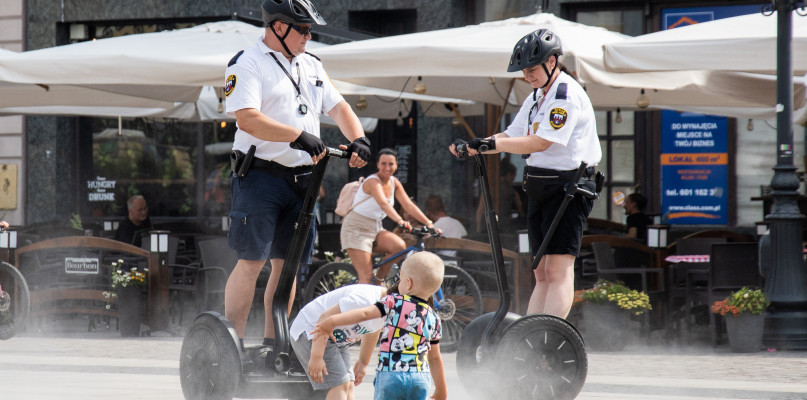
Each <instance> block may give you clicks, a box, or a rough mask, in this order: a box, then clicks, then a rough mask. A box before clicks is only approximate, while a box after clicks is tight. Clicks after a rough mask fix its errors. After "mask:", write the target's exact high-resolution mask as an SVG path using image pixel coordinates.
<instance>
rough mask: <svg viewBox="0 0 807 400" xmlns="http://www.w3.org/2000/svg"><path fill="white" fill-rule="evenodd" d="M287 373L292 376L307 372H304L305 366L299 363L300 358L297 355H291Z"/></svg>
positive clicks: (302, 374) (303, 374)
mask: <svg viewBox="0 0 807 400" xmlns="http://www.w3.org/2000/svg"><path fill="white" fill-rule="evenodd" d="M289 375H294V376H307V375H308V374H307V373H306V372H305V367H303V364H302V363H300V360H298V359H297V357H293V358H292V359H291V365H290V366H289Z"/></svg>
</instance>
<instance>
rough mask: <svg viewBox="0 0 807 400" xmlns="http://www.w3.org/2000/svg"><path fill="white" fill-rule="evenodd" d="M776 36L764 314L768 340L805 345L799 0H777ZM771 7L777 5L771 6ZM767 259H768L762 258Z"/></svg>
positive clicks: (806, 291)
mask: <svg viewBox="0 0 807 400" xmlns="http://www.w3.org/2000/svg"><path fill="white" fill-rule="evenodd" d="M774 3H775V4H774V5H772V6H773V7H775V11H776V18H777V39H776V47H777V49H776V81H777V90H776V97H777V108H779V110H778V112H777V114H776V118H777V120H776V151H777V153H776V166H775V167H774V168H773V169H774V174H773V179H772V180H771V188H772V189H773V206H772V207H771V213H770V214H768V215H767V216H766V217H765V218H766V219H767V220H768V221H770V224H771V246H772V247H773V248H772V249H771V250H772V252H771V253H770V254H772V257H771V260H770V263H771V268H770V271H769V272H768V275H767V276H766V281H765V292H766V293H767V295H768V296H769V298H770V300H771V307H770V308H769V309H768V311H767V313H766V315H765V334H764V343H765V345H766V346H768V347H774V348H780V349H782V348H785V349H796V350H807V271H805V270H804V261H803V260H802V243H801V241H802V235H803V233H802V225H803V223H804V215H801V212H800V210H799V206H798V200H797V199H798V188H799V183H800V182H799V179H798V176H797V175H796V167H795V166H794V165H793V61H792V51H793V46H792V35H793V20H792V14H793V11H794V10H795V9H796V6H797V3H796V2H795V1H793V0H777V1H775V2H774ZM768 7H769V8H768V9H767V11H774V9H771V8H770V7H771V6H768ZM760 261H761V262H768V260H760Z"/></svg>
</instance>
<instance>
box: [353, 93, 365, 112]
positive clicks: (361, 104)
mask: <svg viewBox="0 0 807 400" xmlns="http://www.w3.org/2000/svg"><path fill="white" fill-rule="evenodd" d="M356 109H357V110H359V111H364V110H366V109H367V97H365V96H364V95H363V94H362V95H359V100H357V101H356Z"/></svg>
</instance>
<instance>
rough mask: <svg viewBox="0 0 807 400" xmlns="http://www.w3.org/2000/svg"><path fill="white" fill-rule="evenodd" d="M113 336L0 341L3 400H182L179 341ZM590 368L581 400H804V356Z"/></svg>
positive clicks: (451, 363) (680, 354)
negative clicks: (179, 374)
mask: <svg viewBox="0 0 807 400" xmlns="http://www.w3.org/2000/svg"><path fill="white" fill-rule="evenodd" d="M116 336H117V332H116V331H114V330H111V331H106V332H104V331H103V330H99V332H92V333H72V334H62V335H59V336H58V337H56V336H53V335H48V336H42V335H22V336H19V337H14V338H12V339H10V340H6V341H0V399H3V400H5V399H9V400H50V399H53V400H57V399H58V400H74V399H75V400H79V399H138V400H142V399H148V400H163V399H166V400H167V399H182V391H181V388H180V384H179V377H178V371H179V352H180V347H181V344H182V341H181V340H182V339H181V338H177V337H144V338H135V339H122V338H120V337H116ZM355 356H356V354H354V358H355ZM444 361H445V368H446V375H447V379H448V384H449V398H450V399H468V398H470V397H469V395H468V393H466V392H465V390H464V389H463V388H462V385H461V383H460V381H459V377H458V375H457V371H456V363H455V355H454V354H444ZM588 363H589V370H588V378H587V380H586V384H585V386H584V387H583V391H582V392H581V394H580V396H579V397H578V399H582V400H586V399H648V400H670V399H682V400H708V399H807V352H785V351H780V352H760V353H753V354H733V353H730V352H729V351H728V348H727V346H720V347H717V348H712V347H711V346H704V347H669V346H652V347H629V348H627V349H626V350H625V351H622V352H615V353H605V352H589V354H588ZM368 372H369V373H370V374H372V372H371V371H368ZM367 382H368V383H365V384H362V385H360V386H358V387H357V389H356V399H357V400H367V399H372V393H373V388H372V385H371V384H370V382H372V376H368V378H367Z"/></svg>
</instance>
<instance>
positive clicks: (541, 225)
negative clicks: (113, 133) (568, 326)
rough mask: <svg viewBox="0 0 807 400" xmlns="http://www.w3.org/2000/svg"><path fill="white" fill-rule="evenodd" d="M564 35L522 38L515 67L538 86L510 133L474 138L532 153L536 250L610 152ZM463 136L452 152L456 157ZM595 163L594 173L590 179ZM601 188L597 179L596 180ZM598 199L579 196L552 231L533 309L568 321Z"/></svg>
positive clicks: (529, 173) (527, 185)
mask: <svg viewBox="0 0 807 400" xmlns="http://www.w3.org/2000/svg"><path fill="white" fill-rule="evenodd" d="M561 54H563V50H562V48H561V43H560V38H558V37H557V36H556V35H555V34H554V33H552V32H551V31H549V30H547V29H539V30H537V31H535V32H532V33H530V34H528V35H527V36H524V37H523V38H522V39H521V40H519V41H518V43H516V46H515V48H513V54H512V56H511V58H510V65H509V67H508V68H507V71H508V72H515V71H519V70H520V71H522V73H523V74H524V79H525V80H526V81H527V82H529V83H530V84H531V85H532V87H533V88H534V91H533V94H532V95H531V96H528V97H527V99H526V100H524V104H523V105H522V106H521V109H520V110H519V111H518V114H516V117H515V119H513V122H512V123H511V124H510V126H509V127H508V128H507V129H506V130H505V131H504V132H502V133H497V134H495V135H493V136H491V137H489V138H486V139H478V138H477V139H472V140H471V141H470V142H469V143H468V147H470V148H471V149H472V150H471V152H470V153H471V154H472V155H473V154H477V152H476V151H475V150H476V149H479V146H480V145H481V144H483V143H485V144H487V145H488V147H489V149H490V150H489V151H487V153H496V152H508V153H516V154H527V155H529V156H528V158H527V167H526V168H525V171H524V189H525V190H526V192H527V196H528V207H527V216H528V221H529V237H530V250H531V252H532V253H533V254H535V253H536V252H537V251H538V248H539V247H540V245H541V241H542V240H543V238H544V236H545V235H546V233H547V230H548V229H549V225H550V224H551V223H552V219H553V218H554V217H555V214H556V213H557V211H558V208H559V207H560V204H561V202H562V201H563V197H564V191H563V187H564V185H565V184H566V183H567V182H569V181H570V180H571V177H572V176H573V174H574V172H575V171H576V170H577V168H578V167H579V166H580V163H581V162H585V163H586V164H588V165H589V166H595V165H597V163H598V162H599V161H600V158H601V157H602V151H601V150H600V143H599V139H598V138H597V128H596V123H595V121H594V109H593V108H592V106H591V101H590V100H589V98H588V96H587V95H586V92H585V91H584V90H583V88H582V87H581V86H580V85H579V84H578V83H577V82H576V81H575V80H574V79H573V78H572V77H571V76H569V75H568V74H566V73H565V72H563V71H562V68H563V67H562V66H561V65H560V63H559V61H558V57H559V56H560V55H561ZM458 142H461V141H455V142H454V143H452V144H451V146H450V150H451V152H452V153H453V154H454V155H456V144H458ZM592 173H593V168H590V169H588V170H587V171H586V176H589V175H591V174H592ZM592 185H593V184H592ZM592 206H593V200H592V199H587V198H584V197H583V196H575V198H574V199H573V200H572V201H571V202H570V203H569V205H568V207H567V208H566V211H565V213H564V214H563V217H562V219H561V221H560V224H559V225H558V227H557V230H556V231H555V233H554V235H553V236H552V238H551V240H550V242H549V245H548V247H547V250H546V255H545V256H543V258H542V259H541V262H540V264H539V265H538V268H536V270H535V280H536V285H535V289H534V290H533V292H532V295H531V297H530V303H529V306H528V308H527V313H528V314H536V313H538V314H551V315H555V316H558V317H561V318H566V316H567V315H568V313H569V309H570V308H571V306H572V299H573V296H574V259H575V257H577V253H578V251H579V250H580V241H581V238H582V236H583V224H584V223H585V221H586V218H588V214H589V213H590V212H591V208H592Z"/></svg>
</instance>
